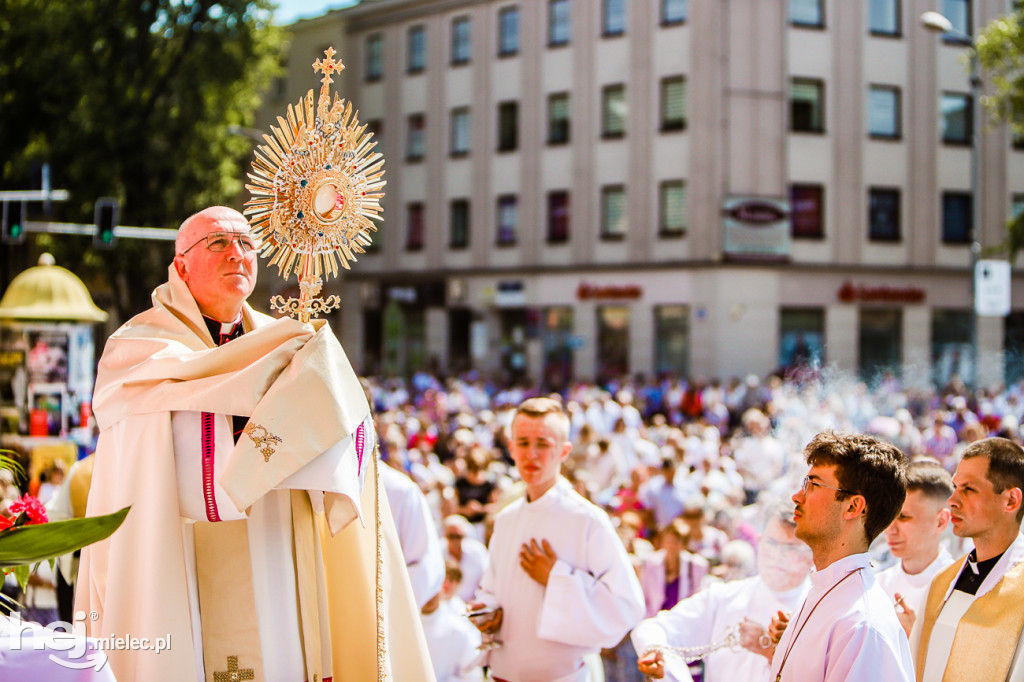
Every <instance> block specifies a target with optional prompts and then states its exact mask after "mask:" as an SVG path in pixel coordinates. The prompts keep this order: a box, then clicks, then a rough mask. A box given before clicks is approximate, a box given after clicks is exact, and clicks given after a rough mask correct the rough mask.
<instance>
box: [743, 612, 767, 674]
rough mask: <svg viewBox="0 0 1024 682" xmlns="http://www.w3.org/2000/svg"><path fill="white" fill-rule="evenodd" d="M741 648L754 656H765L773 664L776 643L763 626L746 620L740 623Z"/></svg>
mask: <svg viewBox="0 0 1024 682" xmlns="http://www.w3.org/2000/svg"><path fill="white" fill-rule="evenodd" d="M740 646H742V647H743V648H744V649H746V650H747V651H749V652H750V653H752V654H757V655H758V656H764V657H765V658H767V659H768V662H769V663H771V661H772V658H773V657H774V655H775V642H773V641H772V638H771V635H769V634H768V631H767V630H766V629H765V627H764V626H763V625H761V624H760V623H758V622H757V621H754V620H750V619H749V618H744V619H743V622H742V623H740Z"/></svg>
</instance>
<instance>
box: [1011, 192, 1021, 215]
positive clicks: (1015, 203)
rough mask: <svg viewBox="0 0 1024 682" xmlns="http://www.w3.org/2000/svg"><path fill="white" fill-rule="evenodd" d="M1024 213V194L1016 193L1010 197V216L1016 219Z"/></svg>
mask: <svg viewBox="0 0 1024 682" xmlns="http://www.w3.org/2000/svg"><path fill="white" fill-rule="evenodd" d="M1021 214H1024V194H1014V195H1013V196H1012V197H1010V218H1011V219H1015V218H1018V217H1020V215H1021Z"/></svg>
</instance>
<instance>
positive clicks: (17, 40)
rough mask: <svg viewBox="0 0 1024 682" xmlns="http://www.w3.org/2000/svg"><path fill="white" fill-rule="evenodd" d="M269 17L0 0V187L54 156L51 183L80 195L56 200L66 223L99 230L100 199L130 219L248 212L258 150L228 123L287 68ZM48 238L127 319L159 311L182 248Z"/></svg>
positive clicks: (218, 7) (265, 13)
mask: <svg viewBox="0 0 1024 682" xmlns="http://www.w3.org/2000/svg"><path fill="white" fill-rule="evenodd" d="M272 9H273V6H272V5H271V3H270V0H253V1H248V0H219V1H215V0H45V1H42V2H41V1H40V0H0V164H2V175H0V186H2V188H3V189H25V188H28V187H30V186H31V185H32V183H33V168H38V166H39V164H41V163H42V162H44V161H48V162H49V163H50V164H51V167H52V169H53V172H52V176H53V182H52V185H53V186H54V187H58V188H63V189H68V190H70V191H71V200H70V201H68V202H64V203H63V204H55V206H54V208H55V210H56V211H57V214H56V217H55V219H57V220H63V221H68V222H80V223H92V220H93V203H94V201H95V199H96V198H97V197H100V196H114V197H118V198H119V199H120V200H121V206H122V208H121V221H120V222H121V224H124V225H143V226H150V227H177V226H178V224H179V223H180V222H181V220H182V219H184V218H185V217H187V216H188V215H190V214H191V213H193V212H195V211H196V210H199V209H201V208H203V207H205V206H209V205H212V204H227V205H232V206H236V207H238V204H239V203H240V200H241V197H242V196H243V195H242V191H243V184H244V177H245V175H244V170H245V166H246V162H247V160H248V158H249V156H250V154H251V151H252V142H251V141H250V140H247V139H245V138H242V137H239V136H237V135H232V134H231V133H230V132H229V126H242V127H245V126H251V125H252V123H253V119H254V114H255V112H256V110H257V108H258V106H259V104H260V97H261V93H263V92H265V91H266V90H267V89H268V87H269V86H270V83H271V80H272V79H273V78H274V77H275V76H276V75H277V74H278V72H279V69H280V66H279V63H280V59H281V55H283V53H284V52H283V50H284V48H285V44H284V41H285V36H284V32H283V31H282V30H281V29H280V28H277V27H275V26H273V25H272V24H271V18H272ZM36 182H38V181H36ZM35 186H38V184H36V185H35ZM36 211H38V208H32V209H30V214H31V213H33V212H36ZM40 241H41V244H37V247H40V248H48V249H51V250H53V251H55V253H56V255H57V261H58V264H60V265H64V266H65V267H68V268H69V269H72V270H74V271H75V272H77V273H79V274H80V275H83V276H84V278H85V279H86V281H87V282H89V283H96V284H98V287H99V288H102V287H103V285H104V284H106V285H107V286H109V288H110V290H111V291H112V292H113V293H114V300H112V301H110V304H112V305H113V306H115V307H116V309H117V313H118V317H120V318H121V319H124V318H125V317H126V316H127V315H130V314H132V313H134V312H137V311H138V310H140V309H142V308H144V307H146V305H148V300H149V291H150V290H151V288H152V286H153V285H154V284H156V283H158V282H160V281H162V280H163V279H164V278H165V275H166V265H167V264H168V263H169V262H170V259H171V256H172V254H173V248H172V247H171V246H170V244H169V243H166V242H163V243H154V242H143V241H138V240H120V242H119V243H118V247H117V249H116V250H115V251H111V252H102V253H93V252H90V251H88V249H89V248H90V245H91V240H85V239H84V238H75V237H66V238H65V237H57V236H54V235H43V236H42V238H41V240H40ZM104 279H105V280H106V282H104V281H103V280H104Z"/></svg>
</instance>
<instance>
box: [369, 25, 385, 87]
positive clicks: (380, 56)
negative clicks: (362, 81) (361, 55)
mask: <svg viewBox="0 0 1024 682" xmlns="http://www.w3.org/2000/svg"><path fill="white" fill-rule="evenodd" d="M383 77H384V36H382V35H381V34H379V33H374V34H373V35H371V36H369V37H367V38H366V80H368V81H376V80H380V79H381V78H383Z"/></svg>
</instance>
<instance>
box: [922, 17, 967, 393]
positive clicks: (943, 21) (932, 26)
mask: <svg viewBox="0 0 1024 682" xmlns="http://www.w3.org/2000/svg"><path fill="white" fill-rule="evenodd" d="M921 23H922V24H923V25H924V27H925V28H927V29H928V30H929V31H933V32H935V33H941V34H943V36H945V40H946V41H947V42H950V43H953V44H956V45H961V46H963V47H965V48H967V50H968V57H969V59H970V85H971V110H970V116H971V123H970V124H971V223H970V225H969V226H968V230H967V239H968V241H969V242H970V249H971V252H970V273H969V279H970V283H971V286H970V295H971V300H970V306H971V313H970V358H971V374H972V377H971V378H972V382H971V383H972V384H973V385H974V386H975V387H977V385H978V383H979V379H980V367H979V364H978V360H979V357H980V353H979V352H978V313H977V307H976V306H977V304H976V302H975V297H976V287H977V283H976V279H975V278H976V274H975V271H976V270H977V265H978V258H979V256H980V254H981V243H980V242H979V241H978V229H979V227H980V226H981V197H980V196H979V190H980V188H981V135H980V130H981V128H980V126H981V106H980V100H981V75H980V74H979V71H978V49H977V46H976V45H975V43H974V38H972V37H971V36H969V35H967V34H966V33H963V32H962V31H958V30H955V29H954V28H953V23H952V22H951V21H950V20H949V19H947V18H946V17H945V16H944V15H942V14H940V13H939V12H925V13H923V14H922V15H921Z"/></svg>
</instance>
